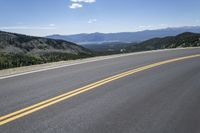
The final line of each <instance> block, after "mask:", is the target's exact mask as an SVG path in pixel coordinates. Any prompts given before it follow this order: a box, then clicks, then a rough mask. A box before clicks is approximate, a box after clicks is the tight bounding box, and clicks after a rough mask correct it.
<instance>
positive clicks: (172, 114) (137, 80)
mask: <svg viewBox="0 0 200 133" xmlns="http://www.w3.org/2000/svg"><path fill="white" fill-rule="evenodd" d="M199 54H200V49H199V48H196V49H182V50H172V51H171V50H167V51H159V52H152V53H142V54H133V55H129V56H123V57H118V58H112V59H106V60H100V61H94V62H88V63H84V64H78V65H73V66H68V67H63V68H57V69H53V70H47V71H42V72H36V73H30V74H25V75H20V76H14V77H9V78H5V79H0V116H1V118H0V120H1V122H0V132H1V133H197V132H200V106H199V103H200V56H199ZM191 55H192V56H191ZM196 55H198V56H196ZM182 57H184V58H182ZM185 57H186V58H185ZM166 60H167V61H168V62H163V61H166ZM152 64H153V65H152ZM113 76H114V77H113ZM106 78H107V79H106ZM88 85H89V86H88ZM88 88H89V89H88ZM77 89H79V90H77ZM68 93H70V94H68ZM65 94H67V95H65ZM63 95H65V96H63ZM52 98H53V99H52ZM45 100H49V101H45ZM40 102H43V103H40ZM53 102H54V103H53ZM21 109H24V110H21ZM17 111H18V112H17ZM20 111H21V112H20Z"/></svg>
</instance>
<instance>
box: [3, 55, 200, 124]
mask: <svg viewBox="0 0 200 133" xmlns="http://www.w3.org/2000/svg"><path fill="white" fill-rule="evenodd" d="M194 57H200V54H196V55H191V56H185V57H180V58H175V59H170V60H166V61H161V62H158V63H154V64H150V65H147V66H142V67H139V68H136V69H132V70H129V71H126V72H123V73H120V74H117V75H114V76H111V77H108V78H105V79H102V80H100V81H97V82H94V83H92V84H89V85H86V86H84V87H81V88H78V89H75V90H73V91H70V92H67V93H65V94H62V95H59V96H56V97H53V98H51V99H48V100H45V101H42V102H40V103H37V104H34V105H32V106H29V107H26V108H24V109H21V110H18V111H15V112H13V113H10V114H7V115H4V116H1V117H0V126H1V125H4V124H6V123H9V122H12V121H14V120H16V119H19V118H21V117H24V116H26V115H29V114H31V113H34V112H36V111H38V110H41V109H44V108H46V107H48V106H51V105H53V104H56V103H58V102H61V101H63V100H66V99H69V98H71V97H74V96H77V95H79V94H82V93H84V92H87V91H90V90H92V89H95V88H97V87H99V86H102V85H104V84H106V83H109V82H112V81H114V80H117V79H120V78H123V77H126V76H128V75H132V74H134V73H137V72H141V71H144V70H147V69H150V68H154V67H157V66H160V65H164V64H168V63H172V62H176V61H181V60H185V59H190V58H194Z"/></svg>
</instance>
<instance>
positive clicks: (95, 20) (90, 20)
mask: <svg viewBox="0 0 200 133" xmlns="http://www.w3.org/2000/svg"><path fill="white" fill-rule="evenodd" d="M95 22H97V19H89V20H88V24H92V23H95Z"/></svg>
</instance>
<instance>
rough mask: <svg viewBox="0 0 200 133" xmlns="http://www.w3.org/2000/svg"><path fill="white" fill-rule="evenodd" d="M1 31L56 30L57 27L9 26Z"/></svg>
mask: <svg viewBox="0 0 200 133" xmlns="http://www.w3.org/2000/svg"><path fill="white" fill-rule="evenodd" d="M0 29H1V30H55V29H56V27H55V26H44V27H42V26H8V27H0Z"/></svg>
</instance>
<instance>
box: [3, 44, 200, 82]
mask: <svg viewBox="0 0 200 133" xmlns="http://www.w3.org/2000/svg"><path fill="white" fill-rule="evenodd" d="M196 48H200V47H191V48H176V49H162V50H152V51H143V52H135V53H127V54H118V55H110V56H100V57H94V58H87V59H85V60H86V61H83V62H78V63H72V64H67V65H61V66H56V67H50V68H43V69H40V70H33V71H29V72H22V73H19V74H13V75H8V76H3V77H0V80H1V79H7V78H12V77H17V76H22V75H27V74H32V73H37V72H42V71H48V70H53V69H58V68H63V67H68V66H74V65H80V64H85V63H90V62H96V61H103V60H108V59H114V58H119V57H126V56H131V55H139V54H145V53H156V52H161V51H174V50H184V49H196ZM83 60H84V59H83ZM87 60H88V61H87ZM74 61H76V60H74Z"/></svg>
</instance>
